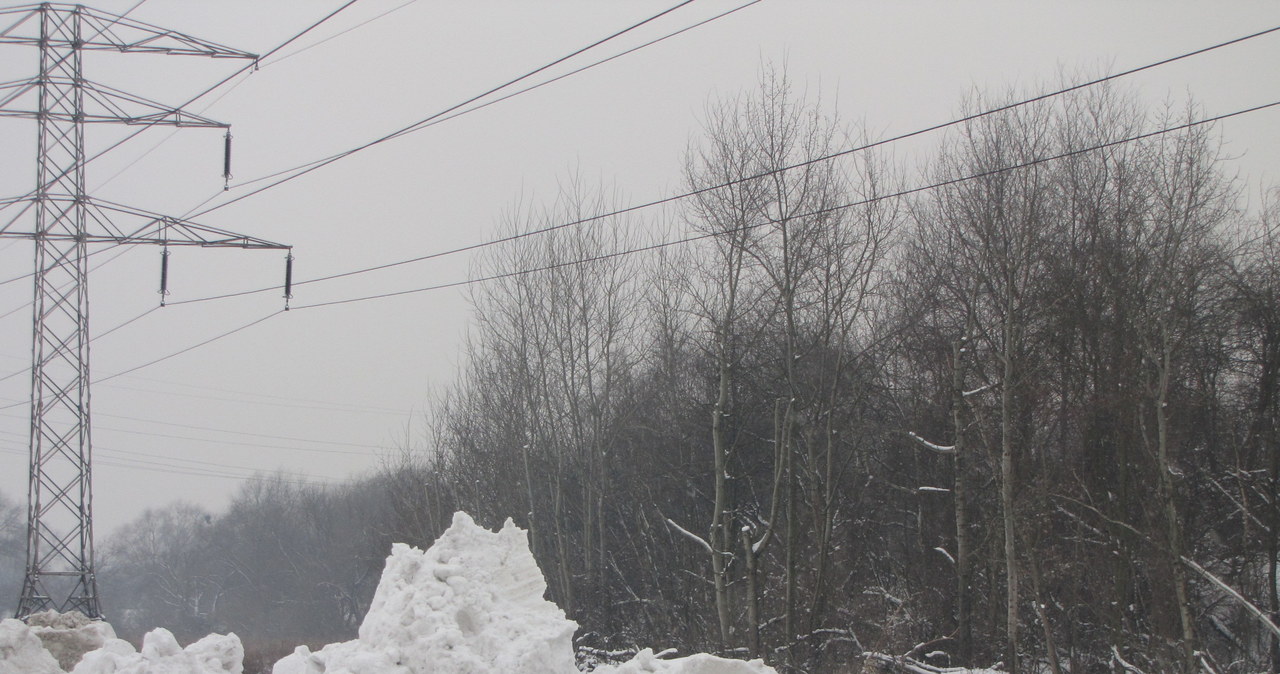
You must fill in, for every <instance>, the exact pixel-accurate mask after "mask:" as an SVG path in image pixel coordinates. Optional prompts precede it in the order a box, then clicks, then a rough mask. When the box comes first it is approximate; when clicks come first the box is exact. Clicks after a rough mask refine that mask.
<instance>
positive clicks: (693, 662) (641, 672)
mask: <svg viewBox="0 0 1280 674" xmlns="http://www.w3.org/2000/svg"><path fill="white" fill-rule="evenodd" d="M592 671H593V672H594V673H595V674H648V673H649V672H657V673H660V674H764V673H765V672H774V671H775V670H774V669H773V668H772V667H769V666H767V665H765V664H764V663H763V662H761V661H759V660H752V661H750V662H743V661H742V660H726V659H724V658H718V657H716V656H714V655H707V654H706V653H698V654H697V655H690V656H689V657H686V658H676V659H674V660H661V659H659V658H658V657H657V656H656V655H654V654H653V649H650V648H646V649H644V650H642V651H640V652H639V653H636V656H635V657H634V658H631V659H630V660H628V661H626V662H624V663H622V664H620V665H601V666H599V667H596V668H595V669H594V670H592Z"/></svg>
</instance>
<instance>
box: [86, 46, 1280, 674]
mask: <svg viewBox="0 0 1280 674" xmlns="http://www.w3.org/2000/svg"><path fill="white" fill-rule="evenodd" d="M1015 100H1016V97H1013V96H1010V97H1007V98H1006V97H992V96H987V95H975V96H974V97H973V98H972V100H970V101H968V102H967V103H965V104H964V105H963V106H962V109H961V111H960V113H961V114H965V115H968V114H972V113H975V112H979V111H982V110H987V109H992V108H996V107H1000V106H1002V105H1004V104H1007V103H1009V102H1012V101H1015ZM1198 114H1199V113H1198V110H1197V108H1196V107H1194V106H1187V107H1166V108H1162V109H1159V110H1152V109H1148V108H1147V107H1144V106H1143V105H1141V104H1140V103H1138V102H1137V100H1136V97H1135V96H1134V95H1132V94H1130V93H1128V92H1126V91H1124V90H1122V89H1119V88H1115V87H1108V86H1095V87H1090V88H1086V89H1082V90H1079V91H1076V92H1074V93H1072V94H1068V95H1064V96H1059V97H1056V98H1052V99H1049V100H1044V101H1040V102H1037V103H1033V104H1029V105H1024V106H1020V107H1015V108H1012V109H1009V110H1006V111H1004V112H1000V113H998V114H992V115H986V116H979V117H975V118H973V119H971V120H970V121H968V122H966V123H964V124H960V125H957V126H954V127H952V128H951V129H949V130H948V131H947V132H945V134H944V136H945V137H944V138H943V140H941V141H940V142H939V143H938V145H937V148H936V152H935V154H934V155H933V156H932V158H931V159H930V160H929V161H928V162H927V163H926V164H925V165H924V166H923V168H915V167H914V166H913V168H911V170H907V169H906V168H904V167H903V166H901V165H899V164H898V163H896V160H895V158H894V156H893V148H892V146H890V147H886V148H880V149H878V150H873V151H862V152H855V153H851V154H847V155H844V156H841V157H839V158H838V159H835V160H831V161H811V160H815V159H819V158H822V157H826V156H828V155H831V154H834V153H836V152H837V151H840V150H842V149H844V148H849V147H854V146H857V145H862V144H864V142H865V140H864V139H863V137H862V136H861V135H860V134H858V133H856V132H855V131H853V130H851V129H848V128H846V127H845V126H844V125H842V124H841V123H840V122H839V121H838V120H837V119H834V118H833V117H832V116H831V115H829V114H826V113H824V112H823V111H822V109H821V107H820V106H819V105H817V104H814V103H811V102H808V101H805V100H803V99H801V98H800V97H798V96H796V95H795V93H794V92H793V91H792V90H791V88H790V86H789V84H788V82H787V78H786V76H785V74H782V73H777V72H772V71H766V72H765V74H764V75H763V76H762V78H761V85H760V88H759V89H758V90H756V91H753V92H748V93H743V94H741V95H739V96H737V97H733V98H728V99H722V100H715V101H713V102H712V103H711V104H709V105H708V108H707V113H706V115H705V119H704V120H703V128H702V132H701V135H700V137H699V138H698V139H696V140H695V141H693V142H692V143H691V145H690V148H689V150H688V152H687V154H686V161H685V165H684V167H683V181H684V186H685V188H686V189H687V190H688V191H690V192H696V195H695V196H692V197H690V198H688V199H685V200H683V201H681V202H679V203H678V204H675V205H671V206H669V207H668V208H666V209H665V210H664V211H662V212H661V213H660V214H658V213H647V212H643V211H642V212H628V213H626V214H617V215H609V216H606V217H599V218H597V217H595V216H597V215H599V214H601V213H610V212H613V211H616V210H617V209H618V207H619V206H621V205H622V201H621V199H620V198H619V197H618V196H617V195H616V194H613V193H612V192H611V191H609V190H607V189H600V188H595V187H588V186H586V185H585V184H584V183H583V181H581V180H569V181H566V184H565V187H564V189H563V190H562V193H561V194H560V195H559V197H558V199H557V200H555V201H554V203H551V204H549V205H546V206H545V207H537V208H529V209H524V208H523V207H518V208H516V209H513V210H512V211H511V212H510V213H509V214H508V215H507V216H506V217H505V218H504V222H503V223H502V226H501V228H500V231H499V232H498V235H500V236H502V235H516V234H521V233H527V232H534V231H535V230H542V229H547V230H549V231H546V232H543V233H538V234H532V235H530V236H526V237H520V238H514V239H512V240H510V241H509V242H507V243H505V244H503V245H500V246H493V247H490V248H487V249H486V250H485V251H484V252H483V253H482V254H480V255H479V257H478V261H477V263H476V265H475V268H474V270H473V273H474V275H475V276H476V277H493V280H490V281H488V282H485V283H480V284H476V285H474V286H472V289H471V302H472V305H473V308H474V319H473V323H472V326H471V330H470V336H469V341H468V344H467V346H466V351H467V352H466V359H465V364H464V365H463V368H462V371H461V372H460V373H459V375H458V379H457V381H456V383H455V384H454V385H453V386H452V387H451V388H449V389H448V391H447V392H446V393H445V394H443V395H442V396H441V400H440V401H439V403H438V405H436V406H435V411H434V413H433V415H434V416H433V418H432V424H431V433H430V437H429V438H427V439H424V440H422V441H421V442H420V443H414V445H413V446H410V447H406V448H405V449H406V451H405V453H404V457H403V460H402V461H400V462H398V463H396V464H395V465H389V466H387V467H386V468H385V469H384V470H382V471H380V472H379V473H378V474H376V475H373V476H370V477H367V478H364V479H361V480H359V481H356V482H353V483H351V484H350V485H348V486H343V487H340V488H334V487H328V488H323V487H313V486H307V485H305V484H295V483H292V482H290V481H289V480H288V479H285V478H276V479H267V480H260V481H253V482H249V483H246V484H245V486H244V487H243V488H242V490H241V492H240V494H239V495H238V496H237V497H236V499H235V501H234V503H233V505H232V506H231V507H230V509H229V510H228V511H227V512H225V513H222V514H217V515H212V514H209V513H206V512H203V511H200V510H198V509H196V508H192V507H187V506H175V507H174V508H171V509H168V510H165V511H162V512H152V513H148V514H147V515H146V516H144V517H142V518H140V519H139V520H138V521H137V522H136V524H134V525H132V526H131V527H129V528H128V529H127V530H126V532H125V533H123V534H122V535H121V536H118V537H116V538H114V539H112V540H111V541H109V542H108V543H107V545H105V546H104V553H103V567H104V568H103V571H102V573H101V583H102V596H103V601H104V605H105V606H107V607H108V608H109V611H110V612H111V613H112V616H111V617H112V619H113V620H114V621H115V622H116V623H117V625H118V626H120V627H122V628H124V629H130V628H134V627H136V628H139V629H140V628H142V627H145V626H147V625H149V624H163V625H166V626H169V627H170V628H173V629H175V631H176V632H179V633H183V632H185V633H186V634H188V635H197V634H203V633H205V632H208V631H210V630H233V631H235V632H237V633H239V634H241V635H242V636H245V637H246V638H249V639H252V638H262V639H265V638H280V639H295V640H298V641H310V642H312V643H315V642H323V641H327V640H334V639H338V638H348V637H350V636H351V635H352V634H354V629H355V627H356V626H357V625H358V623H359V620H360V617H361V616H362V615H363V612H364V611H365V610H366V608H367V606H368V602H369V599H370V597H371V595H372V591H373V588H374V586H375V585H376V582H377V579H378V574H379V571H380V569H381V564H382V558H383V556H384V555H385V554H386V552H387V550H388V547H389V544H390V542H391V541H393V540H401V541H407V542H409V543H413V544H416V545H420V546H422V545H427V544H429V543H430V542H431V541H432V540H433V539H434V537H435V536H436V535H437V534H438V533H440V532H441V531H443V529H444V528H445V527H446V526H447V525H448V523H449V521H450V516H451V514H452V513H453V511H454V510H457V509H462V510H466V511H467V512H469V513H471V514H472V515H473V516H475V517H476V519H477V520H478V521H479V522H481V523H483V524H486V525H488V526H497V525H499V524H500V523H501V522H502V521H503V520H504V519H506V518H508V517H510V518H513V519H514V520H515V521H516V523H517V524H519V525H520V526H522V527H524V528H526V529H528V530H529V532H530V542H531V545H532V548H533V551H534V554H535V556H536V557H537V559H538V560H539V562H540V564H541V566H542V569H543V571H544V573H545V574H546V577H547V581H548V583H549V585H550V598H551V599H553V600H554V601H556V602H557V603H558V604H559V605H560V606H562V607H564V608H565V610H566V611H567V612H568V614H569V616H570V617H571V618H573V619H574V620H577V621H578V622H579V624H580V625H581V626H582V632H580V636H579V643H580V645H582V646H589V647H598V648H606V649H621V648H626V647H628V646H630V645H632V644H652V645H655V646H672V647H676V648H678V649H680V650H681V651H682V652H689V651H694V650H710V651H716V652H721V653H727V654H734V655H740V656H753V657H764V658H766V659H767V660H769V661H770V662H771V663H772V664H774V665H775V666H778V667H779V668H780V669H781V670H785V671H804V672H843V671H860V669H859V668H860V667H861V665H862V662H863V660H862V654H863V653H864V652H877V653H885V654H889V655H897V656H910V657H911V658H914V659H916V660H921V661H926V660H927V661H928V662H931V663H933V664H935V665H951V666H958V665H972V666H991V665H993V664H994V663H997V662H1002V663H1003V667H1004V668H1005V669H1007V670H1008V671H1018V670H1023V671H1053V672H1055V673H1057V672H1063V671H1071V672H1086V671H1111V670H1112V669H1113V668H1115V667H1119V666H1121V665H1120V663H1121V662H1122V661H1123V662H1124V663H1127V666H1129V667H1132V668H1136V669H1139V670H1142V671H1147V672H1156V671H1182V672H1191V671H1200V670H1201V669H1203V668H1209V670H1210V671H1218V672H1245V671H1261V670H1268V671H1271V670H1272V668H1273V667H1274V666H1275V664H1273V663H1277V664H1280V658H1278V657H1277V655H1276V652H1277V648H1276V643H1277V642H1276V639H1275V637H1274V636H1273V632H1272V630H1271V628H1270V627H1268V625H1267V622H1266V621H1267V618H1268V617H1270V619H1272V620H1275V619H1276V616H1277V615H1278V614H1280V597H1278V596H1277V557H1278V553H1280V544H1278V535H1280V504H1278V501H1277V496H1278V494H1280V438H1278V437H1277V431H1278V430H1280V429H1278V424H1277V419H1278V416H1280V395H1278V394H1280V390H1278V387H1280V205H1278V204H1277V202H1276V201H1267V200H1265V199H1264V200H1263V201H1264V203H1262V204H1261V206H1259V204H1258V203H1257V201H1258V200H1257V199H1256V198H1255V199H1253V200H1252V201H1253V202H1254V203H1253V207H1252V208H1246V204H1247V202H1249V201H1250V200H1249V199H1247V198H1246V195H1245V194H1243V193H1242V192H1243V189H1244V188H1243V187H1242V183H1241V182H1240V181H1239V180H1237V179H1235V178H1233V175H1232V168H1231V164H1230V162H1229V161H1227V160H1225V159H1224V158H1223V157H1224V152H1223V149H1222V147H1221V146H1220V143H1219V138H1218V135H1217V133H1218V132H1217V131H1216V130H1215V128H1214V127H1213V126H1212V125H1188V124H1189V123H1191V122H1195V121H1196V119H1197V115H1198ZM1173 127H1182V128H1179V129H1177V130H1174V131H1171V132H1169V133H1165V134H1160V135H1150V136H1147V137H1145V138H1142V139H1140V140H1136V141H1132V142H1123V141H1125V140H1126V139H1129V138H1132V137H1135V136H1140V135H1143V134H1146V133H1148V132H1151V131H1154V130H1159V129H1165V128H1173ZM1091 148H1097V149H1091ZM1086 150H1087V151H1086ZM783 169H787V170H783ZM923 185H936V187H934V188H932V189H927V190H921V191H911V190H912V189H913V188H915V187H919V186H923ZM904 192H908V193H907V194H902V193H904ZM1271 196H1272V198H1275V197H1277V196H1280V193H1277V192H1274V191H1273V192H1271ZM579 220H581V221H582V222H580V223H579V224H576V225H574V226H569V227H557V225H562V224H565V223H570V222H575V221H579ZM688 238H693V239H694V240H692V241H688V242H686V243H683V244H680V245H673V246H660V245H657V244H661V243H662V242H669V241H675V240H678V239H688ZM636 249H646V250H645V252H642V253H635V254H622V253H624V252H625V251H631V250H636ZM424 386H425V384H424Z"/></svg>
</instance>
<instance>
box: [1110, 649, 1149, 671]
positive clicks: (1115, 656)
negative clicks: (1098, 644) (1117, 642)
mask: <svg viewBox="0 0 1280 674" xmlns="http://www.w3.org/2000/svg"><path fill="white" fill-rule="evenodd" d="M1111 660H1112V662H1115V663H1116V664H1117V665H1119V666H1120V669H1123V670H1124V671H1126V672H1128V673H1129V674H1146V673H1145V672H1143V671H1142V670H1141V669H1138V668H1137V667H1134V666H1133V665H1131V664H1129V663H1128V662H1127V661H1126V660H1125V659H1124V658H1122V657H1120V649H1118V648H1116V647H1115V646H1112V647H1111Z"/></svg>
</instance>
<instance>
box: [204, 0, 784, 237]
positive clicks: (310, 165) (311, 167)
mask: <svg viewBox="0 0 1280 674" xmlns="http://www.w3.org/2000/svg"><path fill="white" fill-rule="evenodd" d="M693 1H694V0H683V2H680V3H678V4H676V5H675V6H673V7H670V8H668V9H665V10H663V11H661V12H659V13H657V14H655V15H653V16H650V17H649V18H647V19H644V20H642V21H640V22H638V23H635V24H632V25H631V26H628V27H626V28H624V29H622V30H619V31H617V32H615V33H613V34H611V35H609V36H607V37H604V38H601V39H599V40H596V41H595V42H592V43H591V44H589V45H587V46H585V47H582V48H579V49H577V50H574V51H573V52H570V53H569V54H566V55H564V56H561V57H560V58H557V59H555V60H554V61H551V62H549V63H547V64H545V65H542V66H539V67H538V68H535V69H534V70H531V71H529V72H527V73H525V74H523V75H520V76H519V77H516V78H515V79H513V80H510V81H507V82H505V83H503V84H500V85H498V86H496V87H493V88H491V89H489V90H487V91H485V92H483V93H481V94H477V95H475V96H472V97H471V98H468V99H467V100H465V101H462V102H461V103H457V104H455V105H452V106H450V107H448V108H445V109H444V110H441V111H439V112H437V113H434V114H432V115H430V116H428V117H425V118H423V119H421V120H418V121H416V122H414V123H412V124H409V125H408V126H404V127H401V128H400V129H398V130H396V131H393V132H391V133H389V134H386V135H384V136H381V137H379V138H376V139H374V140H371V141H369V142H367V143H364V144H363V145H358V146H356V147H354V148H351V149H349V150H344V151H342V152H339V153H337V154H333V155H330V156H328V157H325V158H322V159H317V160H313V161H310V162H307V163H305V164H300V165H298V166H295V167H293V168H290V169H285V170H283V171H277V172H276V173H272V174H270V175H266V176H263V177H261V178H255V179H253V180H250V181H247V182H244V183H241V184H240V185H238V187H243V186H245V185H249V184H252V183H255V182H261V181H263V180H269V179H271V178H274V177H277V176H281V175H284V174H290V175H286V176H285V177H283V178H281V179H280V180H277V181H275V182H272V183H268V184H267V185H264V186H262V187H260V188H258V189H255V190H253V191H251V192H247V193H245V194H242V195H240V196H238V197H235V198H233V199H230V200H227V201H224V202H222V203H220V204H217V205H215V206H211V207H209V208H206V209H204V210H202V211H198V212H196V213H194V214H192V216H191V217H200V216H202V215H205V214H208V213H211V212H213V211H216V210H218V209H221V208H224V207H226V206H230V205H231V204H234V203H236V202H238V201H241V200H242V199H247V198H249V197H251V196H254V195H256V194H260V193H262V192H265V191H266V190H269V189H272V188H274V187H278V186H280V185H283V184H284V183H287V182H289V181H291V180H294V179H296V178H300V177H302V176H304V175H306V174H308V173H311V172H312V171H315V170H318V169H321V168H324V167H325V166H328V165H329V164H332V163H334V162H336V161H338V160H339V159H343V158H346V157H349V156H351V155H353V154H356V153H357V152H360V151H362V150H366V149H368V148H370V147H373V146H375V145H378V144H380V143H385V142H387V141H389V140H393V139H395V138H399V137H400V136H403V135H406V134H409V133H413V132H414V131H417V130H419V129H422V128H426V126H428V125H429V124H430V122H432V121H434V120H436V119H438V118H440V117H442V116H444V115H447V114H449V113H451V112H453V111H455V110H458V109H459V108H462V107H465V106H467V105H470V104H472V103H474V102H476V101H478V100H480V99H482V98H484V97H486V96H489V95H490V94H493V93H496V92H498V91H501V90H503V89H505V88H507V87H509V86H512V85H514V84H517V83H519V82H522V81H524V80H526V79H529V78H530V77H533V76H534V75H537V74H538V73H541V72H543V71H545V70H547V69H548V68H552V67H555V66H557V65H559V64H561V63H564V62H565V61H567V60H569V59H572V58H574V57H575V56H578V55H579V54H582V53H584V52H586V51H589V50H591V49H594V48H596V47H598V46H600V45H602V44H604V43H606V42H608V41H610V40H613V39H615V38H617V37H619V36H622V35H624V34H626V33H629V32H631V31H633V30H635V29H637V28H639V27H641V26H644V25H646V24H648V23H651V22H653V21H656V20H657V19H659V18H661V17H663V16H666V15H667V14H670V13H672V12H674V11H676V10H678V9H680V8H682V7H684V6H686V5H689V4H690V3H692V2H693ZM756 1H759V0H756ZM215 196H216V195H215ZM210 200H212V197H210V199H207V200H206V203H207V202H208V201H210Z"/></svg>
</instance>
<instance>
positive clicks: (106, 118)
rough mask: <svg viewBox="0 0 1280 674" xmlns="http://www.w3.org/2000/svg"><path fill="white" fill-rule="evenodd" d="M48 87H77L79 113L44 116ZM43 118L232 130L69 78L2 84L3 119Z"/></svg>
mask: <svg viewBox="0 0 1280 674" xmlns="http://www.w3.org/2000/svg"><path fill="white" fill-rule="evenodd" d="M45 84H48V85H53V86H56V87H62V88H63V89H66V88H69V87H73V86H78V87H79V88H80V91H81V93H82V94H83V96H84V101H83V106H82V108H81V109H80V110H79V111H71V110H66V111H60V110H56V109H55V110H46V111H44V112H41V111H40V101H39V100H38V99H39V92H40V87H41V86H42V85H45ZM6 92H7V93H6ZM42 115H43V117H44V118H46V119H51V120H55V121H61V122H80V123H85V124H93V123H103V122H109V123H114V124H146V125H148V126H150V125H160V126H181V127H204V128H216V129H227V128H230V126H231V125H230V124H226V123H223V122H218V121H215V120H212V119H209V118H208V117H202V116H200V115H197V114H194V113H190V112H187V111H186V110H182V109H179V108H174V107H171V106H167V105H165V104H163V103H157V102H155V101H152V100H149V99H146V98H143V97H142V96H138V95H136V94H131V93H128V92H125V91H121V90H119V89H116V88H115V87H110V86H107V85H105V84H99V83H97V82H91V81H88V80H83V79H82V80H80V81H79V82H73V81H71V80H70V79H69V78H64V77H50V78H48V80H47V81H42V80H41V79H40V78H38V77H37V78H32V79H30V80H20V81H15V82H5V83H2V84H0V117H18V118H25V119H40V118H41V116H42Z"/></svg>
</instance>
